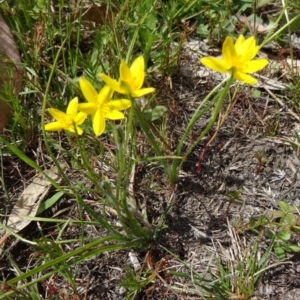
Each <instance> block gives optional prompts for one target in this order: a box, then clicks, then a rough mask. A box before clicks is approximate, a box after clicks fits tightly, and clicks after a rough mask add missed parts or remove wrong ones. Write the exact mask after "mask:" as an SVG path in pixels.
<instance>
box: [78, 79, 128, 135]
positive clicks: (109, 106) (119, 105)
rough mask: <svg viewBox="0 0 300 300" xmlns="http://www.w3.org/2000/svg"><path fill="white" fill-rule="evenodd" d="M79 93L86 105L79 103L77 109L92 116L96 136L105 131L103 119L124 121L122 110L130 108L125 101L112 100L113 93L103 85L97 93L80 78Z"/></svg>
mask: <svg viewBox="0 0 300 300" xmlns="http://www.w3.org/2000/svg"><path fill="white" fill-rule="evenodd" d="M79 85H80V88H81V91H82V93H83V95H84V97H85V99H86V100H87V101H88V103H81V104H79V105H78V109H79V110H80V111H82V112H84V113H86V114H88V115H92V123H93V129H94V132H95V134H96V136H99V135H101V134H102V133H103V132H104V129H105V119H109V120H120V119H124V114H123V113H122V112H120V110H124V109H126V108H128V107H130V106H131V101H130V100H127V99H118V100H112V99H111V97H112V96H113V93H114V91H113V90H112V89H111V88H110V87H109V86H108V85H105V86H104V87H103V88H102V89H101V91H100V92H99V93H97V91H96V90H95V88H94V87H93V86H92V84H91V83H90V82H89V81H88V80H86V79H85V78H83V77H81V78H80V79H79Z"/></svg>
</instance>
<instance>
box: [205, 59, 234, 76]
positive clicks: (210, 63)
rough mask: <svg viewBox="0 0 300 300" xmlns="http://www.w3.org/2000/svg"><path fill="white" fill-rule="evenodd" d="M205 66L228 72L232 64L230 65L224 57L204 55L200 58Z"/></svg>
mask: <svg viewBox="0 0 300 300" xmlns="http://www.w3.org/2000/svg"><path fill="white" fill-rule="evenodd" d="M200 61H201V62H202V63H203V65H204V66H206V67H208V68H210V69H212V70H214V71H217V72H221V73H228V72H229V70H230V69H231V68H232V66H230V65H228V63H227V62H226V61H225V60H224V59H219V58H215V57H211V56H208V57H203V58H201V59H200Z"/></svg>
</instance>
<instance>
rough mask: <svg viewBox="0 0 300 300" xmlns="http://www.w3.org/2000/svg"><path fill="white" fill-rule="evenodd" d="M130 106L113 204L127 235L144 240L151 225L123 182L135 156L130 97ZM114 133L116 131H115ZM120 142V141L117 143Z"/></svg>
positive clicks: (133, 102) (133, 101) (148, 236)
mask: <svg viewBox="0 0 300 300" xmlns="http://www.w3.org/2000/svg"><path fill="white" fill-rule="evenodd" d="M130 100H131V103H132V105H131V108H130V111H129V115H128V120H127V127H126V133H125V138H124V143H123V145H122V146H121V147H119V151H118V152H119V153H120V154H119V157H118V161H119V166H118V177H117V185H116V199H115V202H116V203H115V205H116V207H115V208H116V210H117V212H118V216H119V221H120V223H121V224H122V227H123V229H124V231H126V234H127V235H128V236H132V235H135V236H136V237H141V238H142V239H143V240H144V241H147V240H149V238H151V237H152V235H153V234H152V231H153V230H152V225H151V224H149V222H148V221H147V220H145V219H143V217H142V215H141V214H140V213H139V211H138V210H137V209H136V206H135V203H131V202H130V199H129V198H128V196H127V187H124V182H125V183H128V184H129V182H130V176H131V172H132V166H133V164H134V163H135V157H136V135H135V128H134V115H135V110H136V109H135V100H134V99H133V98H130ZM115 134H116V133H115ZM115 139H116V137H115ZM118 144H120V143H118Z"/></svg>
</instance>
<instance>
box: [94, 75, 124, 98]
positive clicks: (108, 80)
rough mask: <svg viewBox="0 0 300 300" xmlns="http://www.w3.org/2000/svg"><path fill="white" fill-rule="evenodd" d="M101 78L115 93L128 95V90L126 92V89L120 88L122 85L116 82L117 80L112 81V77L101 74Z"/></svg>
mask: <svg viewBox="0 0 300 300" xmlns="http://www.w3.org/2000/svg"><path fill="white" fill-rule="evenodd" d="M99 76H100V78H101V79H102V80H103V81H104V82H105V83H106V84H107V85H109V86H110V87H111V88H112V89H113V90H114V91H116V92H118V93H121V94H126V92H127V91H126V90H125V91H124V89H122V88H121V87H120V83H119V82H118V81H117V80H115V79H112V78H111V77H109V76H107V75H105V74H103V73H101V74H99Z"/></svg>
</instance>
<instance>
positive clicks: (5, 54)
mask: <svg viewBox="0 0 300 300" xmlns="http://www.w3.org/2000/svg"><path fill="white" fill-rule="evenodd" d="M20 62H21V58H20V54H19V51H18V49H17V46H16V44H15V42H14V39H13V36H12V34H11V31H10V30H9V28H8V26H7V24H6V23H5V21H4V19H3V17H2V16H1V15H0V68H1V74H0V95H1V96H3V95H2V94H1V92H2V90H3V86H4V83H5V85H6V86H11V88H12V89H13V90H14V93H15V94H16V95H17V94H19V93H20V91H21V87H22V78H21V77H22V76H21V71H20V66H18V64H19V65H20ZM11 115H12V114H11V109H10V106H9V105H8V104H7V103H6V102H5V99H0V131H1V130H2V129H3V128H4V126H5V125H6V124H7V123H8V121H9V119H10V118H11Z"/></svg>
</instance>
